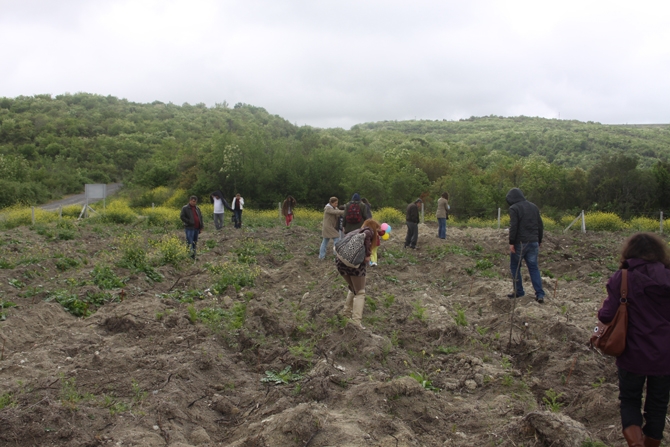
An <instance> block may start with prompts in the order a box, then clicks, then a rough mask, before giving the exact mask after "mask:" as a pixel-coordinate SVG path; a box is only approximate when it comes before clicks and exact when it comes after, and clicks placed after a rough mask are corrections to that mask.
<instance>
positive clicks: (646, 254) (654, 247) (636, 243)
mask: <svg viewBox="0 0 670 447" xmlns="http://www.w3.org/2000/svg"><path fill="white" fill-rule="evenodd" d="M667 247H668V245H667V244H666V243H665V241H664V240H663V239H661V237H660V236H658V235H656V234H654V233H635V234H634V235H632V236H631V237H629V238H628V239H627V240H626V242H624V244H623V248H622V249H621V259H620V263H619V268H620V269H621V268H626V261H627V260H628V259H634V258H637V259H644V260H645V261H651V262H660V263H662V264H663V265H665V266H666V267H668V268H670V255H669V254H668V248H667Z"/></svg>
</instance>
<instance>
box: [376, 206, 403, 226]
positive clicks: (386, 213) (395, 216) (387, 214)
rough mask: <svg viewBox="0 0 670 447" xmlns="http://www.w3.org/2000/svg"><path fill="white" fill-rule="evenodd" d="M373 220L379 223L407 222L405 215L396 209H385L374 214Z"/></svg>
mask: <svg viewBox="0 0 670 447" xmlns="http://www.w3.org/2000/svg"><path fill="white" fill-rule="evenodd" d="M372 218H373V219H374V220H376V221H377V222H379V223H387V224H391V226H393V224H401V223H404V222H405V213H403V212H402V211H398V210H397V209H395V208H390V207H384V208H382V209H380V210H377V211H374V212H373V213H372Z"/></svg>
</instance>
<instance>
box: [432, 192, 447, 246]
mask: <svg viewBox="0 0 670 447" xmlns="http://www.w3.org/2000/svg"><path fill="white" fill-rule="evenodd" d="M435 217H436V218H437V237H439V238H440V239H446V238H447V219H449V193H448V192H446V191H445V192H443V193H442V196H441V197H440V198H439V199H438V200H437V211H436V212H435Z"/></svg>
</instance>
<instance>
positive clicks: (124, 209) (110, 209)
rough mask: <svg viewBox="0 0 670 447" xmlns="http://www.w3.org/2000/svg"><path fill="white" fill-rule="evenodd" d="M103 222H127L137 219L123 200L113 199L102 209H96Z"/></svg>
mask: <svg viewBox="0 0 670 447" xmlns="http://www.w3.org/2000/svg"><path fill="white" fill-rule="evenodd" d="M98 213H99V215H100V219H102V221H103V222H109V223H117V224H129V223H132V222H134V221H135V220H137V214H135V212H134V211H133V210H132V209H131V208H130V206H129V205H128V202H127V201H125V200H113V201H112V202H110V203H109V204H107V206H106V208H105V210H104V211H98Z"/></svg>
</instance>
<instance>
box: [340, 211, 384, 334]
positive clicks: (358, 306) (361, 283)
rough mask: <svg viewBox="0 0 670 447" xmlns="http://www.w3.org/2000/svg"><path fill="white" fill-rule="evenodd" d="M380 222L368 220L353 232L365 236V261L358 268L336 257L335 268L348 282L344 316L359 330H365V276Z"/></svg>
mask: <svg viewBox="0 0 670 447" xmlns="http://www.w3.org/2000/svg"><path fill="white" fill-rule="evenodd" d="M379 227H380V225H379V222H377V221H376V220H373V219H368V220H366V221H365V222H363V224H362V226H361V228H360V229H358V230H353V231H352V232H358V231H360V232H363V233H364V234H365V241H364V245H365V259H364V260H363V262H361V264H360V265H359V266H358V267H349V266H347V265H346V264H344V263H343V262H342V261H341V260H340V259H339V258H338V257H335V267H336V268H337V271H338V273H339V274H340V275H342V278H344V280H345V281H346V282H347V285H348V288H349V290H348V292H347V298H346V299H345V302H344V310H343V311H342V315H343V316H344V317H346V318H350V319H351V322H352V323H353V324H354V325H355V326H356V327H358V328H361V329H365V326H363V308H364V307H365V275H366V270H367V266H368V263H369V262H370V254H371V252H372V244H374V243H375V242H376V239H377V238H378V237H379V236H378V235H377V232H378V231H379Z"/></svg>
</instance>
